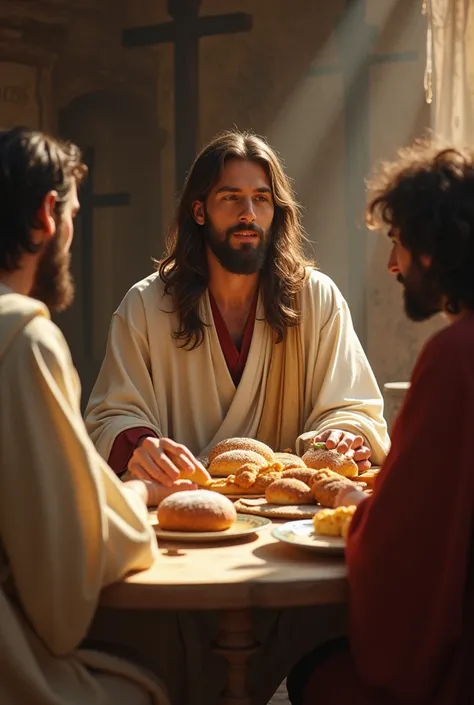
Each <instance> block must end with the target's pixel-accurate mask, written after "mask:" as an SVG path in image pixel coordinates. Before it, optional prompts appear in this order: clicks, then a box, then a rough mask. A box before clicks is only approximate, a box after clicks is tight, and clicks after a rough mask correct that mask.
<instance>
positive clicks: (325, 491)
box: [311, 469, 357, 507]
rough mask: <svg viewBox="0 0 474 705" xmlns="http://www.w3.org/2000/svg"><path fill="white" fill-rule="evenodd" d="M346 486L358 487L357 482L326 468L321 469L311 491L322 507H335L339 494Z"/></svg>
mask: <svg viewBox="0 0 474 705" xmlns="http://www.w3.org/2000/svg"><path fill="white" fill-rule="evenodd" d="M344 487H354V489H357V486H356V484H355V483H354V482H352V481H351V480H349V479H348V478H347V477H343V476H342V475H338V473H336V472H333V471H332V470H327V469H324V470H320V471H319V473H318V476H317V477H316V478H315V479H314V481H313V482H312V484H311V492H312V494H313V497H314V499H315V500H316V501H317V502H318V503H319V504H320V505H321V506H322V507H334V505H335V502H336V498H337V495H338V494H339V492H340V490H342V489H343V488H344Z"/></svg>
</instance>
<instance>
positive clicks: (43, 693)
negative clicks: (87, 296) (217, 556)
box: [0, 285, 168, 705]
mask: <svg viewBox="0 0 474 705" xmlns="http://www.w3.org/2000/svg"><path fill="white" fill-rule="evenodd" d="M0 380H1V385H0V400H1V401H0V477H1V490H0V703H1V704H2V705H86V704H87V705H120V703H124V704H125V703H127V705H142V704H144V703H148V704H149V705H151V704H152V703H154V704H155V705H165V704H166V703H168V700H167V697H166V696H165V695H164V693H163V689H162V686H161V685H160V684H159V683H158V681H155V680H154V678H153V677H151V676H148V674H145V672H142V671H141V670H140V669H139V668H136V667H135V666H132V665H131V664H130V663H128V662H126V661H122V660H121V659H118V658H115V657H113V656H109V655H107V654H102V653H99V652H95V651H81V650H78V645H79V644H80V642H81V641H82V640H83V639H84V637H85V636H86V634H87V631H88V628H89V626H90V623H91V620H92V618H93V616H94V613H95V611H96V608H97V606H98V599H99V595H100V591H101V589H102V588H103V587H104V586H106V585H108V584H110V583H112V582H114V581H116V580H120V579H121V578H122V577H123V576H124V575H125V574H126V573H127V572H129V571H132V570H140V569H145V568H147V567H148V566H149V565H150V564H151V563H152V562H153V561H154V559H155V558H156V556H157V545H156V538H155V537H154V534H153V532H152V531H151V529H150V527H149V526H148V523H147V513H146V510H145V507H144V505H143V503H142V502H141V500H140V499H139V497H138V496H136V495H135V494H134V493H133V492H132V491H130V490H127V489H126V488H124V487H123V485H122V484H121V483H120V481H118V480H117V478H116V477H115V475H114V474H113V473H112V471H111V470H110V468H109V467H108V466H107V465H106V463H105V462H104V461H103V460H102V458H101V457H100V456H99V455H98V453H97V451H96V450H95V448H94V446H93V444H92V443H91V441H90V439H89V437H88V435H87V432H86V429H85V427H84V424H83V421H82V419H81V415H80V407H79V382H78V378H77V375H76V373H75V370H74V368H73V365H72V361H71V358H70V354H69V350H68V347H67V345H66V342H65V340H64V338H63V336H62V334H61V333H60V331H59V329H58V328H57V327H56V326H55V325H54V324H53V323H52V322H51V320H50V319H49V314H48V311H47V309H46V308H45V307H44V306H43V305H42V304H40V303H38V302H36V301H34V300H33V299H30V298H28V297H25V296H20V295H17V294H14V293H12V292H11V291H10V290H9V289H7V288H6V287H5V286H3V285H0Z"/></svg>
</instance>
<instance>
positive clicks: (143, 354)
mask: <svg viewBox="0 0 474 705" xmlns="http://www.w3.org/2000/svg"><path fill="white" fill-rule="evenodd" d="M304 241H305V237H304V234H303V229H302V225H301V222H300V214H299V207H298V205H297V203H296V201H295V197H294V194H293V192H292V189H291V185H290V182H289V179H288V177H287V176H286V175H285V173H284V170H283V167H282V164H281V162H280V160H279V158H278V156H277V154H276V153H275V152H274V151H273V150H272V149H271V148H270V147H269V145H268V144H267V143H266V142H265V141H264V140H263V139H261V138H259V137H257V136H255V135H254V134H251V133H240V132H238V131H230V132H225V133H223V134H221V135H219V136H217V137H216V138H215V139H214V140H212V141H211V143H210V144H208V145H207V146H206V147H205V148H204V149H203V150H202V151H201V153H200V154H199V155H198V157H197V158H196V161H195V163H194V165H193V167H192V169H191V171H190V173H189V175H188V178H187V181H186V184H185V187H184V192H183V195H182V198H181V200H180V202H179V204H178V209H177V214H176V218H175V220H174V223H173V224H172V226H171V229H170V233H169V237H168V249H167V254H166V257H165V258H164V259H163V260H162V261H161V262H159V263H158V272H157V273H155V274H153V275H151V276H149V277H148V278H146V279H144V280H143V281H141V282H139V283H138V284H136V285H135V286H134V287H132V289H131V290H130V291H129V292H128V293H127V295H126V296H125V298H124V300H123V301H122V303H121V304H120V306H119V308H118V310H117V311H116V313H115V314H114V316H113V319H112V324H111V328H110V333H109V339H108V344H107V350H106V354H105V359H104V362H103V365H102V368H101V371H100V373H99V376H98V379H97V382H96V385H95V387H94V389H93V391H92V394H91V397H90V400H89V405H88V408H87V410H86V425H87V428H88V430H89V433H90V435H91V437H92V439H93V441H94V443H95V444H96V447H97V449H98V451H99V452H100V453H101V455H102V456H103V457H104V458H105V459H107V460H108V462H109V463H110V465H111V467H112V468H113V469H114V470H115V471H116V472H117V473H122V472H123V471H124V470H126V469H127V468H128V469H129V470H130V471H131V473H132V475H134V476H136V477H139V478H143V479H147V480H155V481H157V482H158V483H161V485H162V486H163V487H165V486H172V485H173V483H174V482H175V481H176V480H177V478H178V477H179V475H180V473H181V477H183V475H184V476H185V475H186V473H191V472H192V471H193V470H194V469H195V467H196V466H197V465H199V460H198V458H199V457H200V456H206V455H207V454H208V451H209V449H210V448H211V447H212V446H213V445H214V444H216V443H217V442H219V441H221V440H223V439H225V438H228V437H233V436H246V437H252V438H256V439H258V440H260V441H263V442H265V443H267V444H268V445H269V446H271V447H272V448H273V449H274V450H276V451H281V450H284V449H286V448H292V449H294V450H296V451H297V452H298V453H300V454H302V453H303V452H304V450H305V447H306V444H307V443H308V442H309V441H310V440H320V441H325V442H326V444H327V447H328V448H337V450H338V451H339V452H341V453H348V454H349V455H350V456H352V457H354V459H355V461H356V462H357V463H358V464H359V468H360V470H361V471H363V470H365V469H367V468H369V467H370V464H371V462H372V463H376V464H379V463H381V462H382V461H383V459H384V457H385V454H386V451H387V449H388V436H387V429H386V424H385V421H384V419H383V403H382V399H381V395H380V391H379V389H378V387H377V383H376V381H375V379H374V375H373V373H372V371H371V369H370V367H369V364H368V362H367V359H366V357H365V354H364V352H363V350H362V347H361V345H360V343H359V341H358V339H357V336H356V334H355V332H354V329H353V326H352V321H351V316H350V313H349V309H348V306H347V304H346V302H345V301H344V299H343V297H342V295H341V293H340V292H339V291H338V289H337V288H336V286H335V285H334V284H333V282H332V281H331V280H330V279H329V278H328V277H327V276H325V275H323V274H321V273H320V272H318V271H316V269H314V268H313V267H312V266H311V263H310V262H309V261H308V260H307V259H306V258H305V257H304V253H303V245H304Z"/></svg>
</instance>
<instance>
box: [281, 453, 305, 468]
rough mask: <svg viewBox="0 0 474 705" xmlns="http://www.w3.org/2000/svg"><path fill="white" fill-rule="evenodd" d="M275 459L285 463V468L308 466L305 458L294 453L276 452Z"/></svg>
mask: <svg viewBox="0 0 474 705" xmlns="http://www.w3.org/2000/svg"><path fill="white" fill-rule="evenodd" d="M275 460H277V461H278V462H279V463H281V464H282V465H283V469H284V470H289V469H290V468H305V467H306V465H305V464H304V461H303V459H302V458H300V457H299V456H298V455H294V454H293V453H275Z"/></svg>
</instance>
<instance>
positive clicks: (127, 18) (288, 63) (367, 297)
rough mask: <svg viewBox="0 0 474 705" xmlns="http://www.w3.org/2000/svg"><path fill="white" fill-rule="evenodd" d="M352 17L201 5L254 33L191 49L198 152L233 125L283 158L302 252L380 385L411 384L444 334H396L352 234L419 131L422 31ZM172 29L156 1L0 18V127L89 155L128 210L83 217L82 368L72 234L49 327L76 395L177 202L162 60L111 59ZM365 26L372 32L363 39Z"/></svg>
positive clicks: (397, 302) (392, 298)
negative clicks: (68, 362)
mask: <svg viewBox="0 0 474 705" xmlns="http://www.w3.org/2000/svg"><path fill="white" fill-rule="evenodd" d="M346 7H349V9H348V10H347V9H346ZM357 7H359V8H360V7H362V4H361V3H347V2H346V1H345V0H333V2H330V3H328V2H322V0H293V2H291V3H290V2H288V1H287V0H260V1H259V2H258V3H257V2H254V1H253V0H226V2H225V3H222V2H221V0H203V1H202V3H201V10H200V12H201V14H202V15H203V14H213V13H220V12H238V11H245V12H248V13H250V14H251V15H252V16H253V29H252V31H250V32H248V33H243V34H235V35H226V36H217V37H208V38H205V39H202V40H201V42H200V87H201V90H200V141H201V143H203V142H205V141H207V140H208V139H209V138H211V137H212V136H213V135H214V134H215V133H216V132H218V131H220V130H222V129H225V128H228V127H230V126H232V125H237V126H238V127H239V128H242V129H252V130H255V131H256V132H258V133H261V134H264V135H267V136H268V137H269V139H270V141H271V142H272V144H274V145H275V147H276V148H277V149H278V150H279V151H280V153H281V155H282V157H283V159H284V161H285V163H286V166H287V170H288V172H289V174H290V175H291V176H292V178H293V179H294V184H295V188H296V191H297V194H298V197H299V199H300V201H301V202H302V205H303V207H304V220H305V226H306V229H307V232H308V235H309V243H308V250H309V252H310V253H312V254H313V255H314V257H315V258H316V260H317V262H318V264H319V265H320V266H321V268H322V269H323V271H325V272H327V273H328V274H329V275H330V276H331V277H333V279H334V280H335V281H336V283H337V284H338V286H339V287H340V288H341V290H342V291H343V293H344V294H345V295H346V297H347V298H348V301H349V303H350V306H351V309H352V311H353V315H354V320H355V324H356V328H357V330H358V331H359V333H360V334H361V337H362V341H363V344H364V347H365V349H366V351H367V353H368V355H369V358H370V360H371V362H372V365H373V367H374V370H375V372H376V375H377V377H378V380H379V382H380V384H384V383H385V382H386V381H397V380H406V379H408V377H409V375H410V371H411V368H412V366H413V362H414V359H415V357H416V355H417V353H418V351H419V349H420V346H421V345H422V343H423V341H424V340H425V339H426V336H427V335H429V334H430V333H431V332H432V331H433V330H435V329H436V328H437V327H439V325H440V322H439V321H432V322H430V323H428V324H425V325H413V324H410V323H408V322H407V321H406V319H405V316H404V314H403V311H402V305H401V295H400V290H399V286H398V285H397V284H396V283H395V282H393V281H391V280H390V278H389V276H388V274H387V273H386V271H385V262H386V258H387V256H388V245H387V243H386V242H385V241H384V240H383V238H381V237H379V236H376V235H373V234H368V233H367V232H366V231H365V229H364V228H363V227H362V225H361V223H362V222H363V180H364V176H365V175H366V169H367V171H368V170H369V169H370V167H371V166H372V165H373V164H374V163H375V162H376V160H378V159H380V158H382V157H383V158H386V157H390V156H392V155H393V154H394V152H395V150H396V148H397V147H398V146H399V145H401V144H406V143H407V142H409V141H411V139H412V137H413V136H414V135H417V134H420V133H421V132H422V131H423V129H424V128H425V127H427V126H428V125H429V123H430V112H429V108H428V107H427V106H426V104H425V102H424V91H423V72H424V62H425V29H426V27H425V20H424V18H423V17H422V16H421V12H420V3H413V2H412V0H399V1H398V2H396V3H395V2H393V1H392V0H366V2H365V10H364V12H363V16H362V17H361V16H359V17H356V15H355V14H354V13H355V12H356V11H355V10H354V8H357ZM341 18H342V20H341ZM169 19H170V17H169V15H168V14H167V9H166V2H165V0H146V2H145V1H144V2H141V3H132V1H131V0H120V1H119V2H114V0H81V2H79V0H15V2H14V3H12V2H6V3H3V4H2V5H1V7H0V124H1V123H2V121H3V124H4V125H5V126H7V125H9V124H14V123H18V122H27V123H29V124H31V125H33V126H38V125H39V126H43V127H44V128H46V129H54V130H56V131H60V132H62V133H63V134H64V135H65V136H67V137H71V138H73V139H75V140H76V141H78V142H79V143H80V144H81V146H83V147H86V146H89V147H93V149H94V152H95V157H96V168H95V173H94V182H95V183H94V187H95V189H96V192H97V193H112V192H117V191H122V192H128V193H129V194H130V195H131V205H130V206H129V207H125V208H115V209H102V210H99V209H96V211H95V213H94V217H93V230H94V253H93V256H94V276H93V286H94V303H95V306H94V313H93V316H94V321H93V345H92V348H93V361H92V362H91V361H90V360H85V359H84V351H83V349H82V347H83V345H82V341H83V340H84V335H85V331H84V329H83V319H84V316H83V310H82V303H83V302H82V298H81V296H82V291H83V289H84V286H85V283H84V281H83V276H82V274H83V272H82V269H81V266H82V265H81V262H82V260H81V244H80V240H81V237H82V233H81V227H80V224H78V238H77V242H76V244H75V253H74V257H75V271H76V276H77V278H78V296H77V300H76V304H75V306H74V308H73V309H72V310H71V311H70V312H69V313H68V314H65V315H64V316H62V317H60V318H59V319H58V321H59V322H60V324H61V325H62V327H63V329H64V330H65V332H66V334H67V336H68V338H69V340H70V342H71V343H72V347H73V354H74V357H75V360H76V362H77V364H78V366H79V368H80V372H81V374H82V376H83V377H84V376H85V377H87V380H86V385H85V386H86V389H87V388H88V387H89V380H91V379H92V378H93V376H94V374H95V370H96V368H97V366H98V364H99V362H100V360H101V357H102V352H103V347H104V344H105V339H106V334H107V328H108V322H109V320H110V316H111V313H112V311H113V310H114V308H115V306H116V305H117V304H118V302H119V301H120V299H121V298H122V296H123V294H124V293H125V291H126V290H127V288H128V287H129V286H130V284H131V283H132V282H133V281H135V280H136V279H139V278H141V277H142V276H146V275H147V274H148V273H149V272H150V271H151V261H150V258H151V257H152V256H157V255H159V254H160V253H161V252H162V249H163V238H164V233H165V231H166V227H167V224H168V222H169V220H170V218H171V215H172V212H173V209H174V206H175V202H176V193H175V181H174V127H173V125H174V123H173V58H174V55H173V54H174V50H173V47H172V46H171V45H159V46H156V47H152V48H144V49H124V48H123V47H122V46H121V30H122V29H123V28H125V27H131V26H137V25H148V24H154V23H158V22H162V21H168V20H169ZM361 21H362V22H364V21H365V23H366V25H369V26H371V27H374V31H373V36H372V35H371V30H370V28H369V29H367V27H365V26H362V25H361V24H360V23H361ZM338 23H339V24H338ZM355 23H359V24H358V25H357V27H358V29H357V31H355V29H354V27H355V26H356V24H355ZM336 26H339V28H340V29H339V32H340V34H339V35H338V34H337V32H336ZM360 33H362V36H363V37H365V36H367V45H364V43H363V42H362V43H361V42H360V41H359V40H360V38H361V37H360V36H359V35H360ZM356 40H357V41H358V42H359V43H357V41H356ZM364 41H365V39H364ZM352 42H355V43H354V48H353V49H352V51H353V54H354V62H353V66H350V67H349V80H352V79H353V80H354V81H356V80H358V79H359V78H360V65H359V62H360V60H361V59H362V53H363V51H362V50H365V49H367V51H370V56H371V57H372V60H371V68H370V86H369V100H368V111H367V114H366V116H365V118H364V120H363V121H362V122H361V123H360V124H359V123H358V122H357V120H356V116H355V115H353V114H350V113H348V111H347V109H345V103H344V100H345V98H347V92H346V93H345V92H344V72H343V71H341V70H340V64H341V61H342V58H343V57H342V56H341V55H342V54H344V52H346V51H348V50H349V51H350V50H351V46H352V44H351V43H352ZM369 44H370V46H369ZM361 47H362V48H361ZM357 52H359V54H358V53H357ZM366 53H367V52H366ZM346 80H347V72H346ZM11 86H17V88H16V89H15V90H17V93H15V91H13V92H12V89H11ZM18 86H19V89H18ZM18 90H19V92H18ZM22 91H23V93H22ZM25 91H26V94H27V95H28V96H29V98H28V100H27V101H26V102H25V100H24V98H22V95H24V94H25ZM361 100H362V96H361ZM8 101H9V102H8ZM15 101H16V102H15ZM346 107H347V106H346ZM358 119H359V120H360V118H358ZM364 140H365V142H366V143H365V142H364ZM359 142H360V145H359ZM354 159H357V161H358V166H357V168H355V165H354ZM348 177H349V178H348ZM348 191H349V193H348ZM354 203H355V204H356V206H357V207H356V208H355V207H354ZM348 204H349V205H348ZM81 326H82V327H81Z"/></svg>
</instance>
